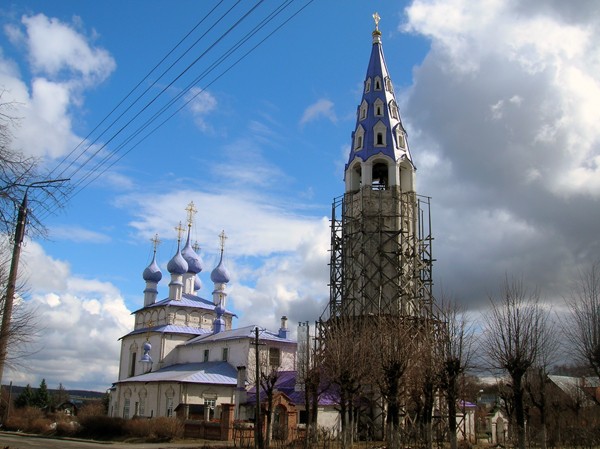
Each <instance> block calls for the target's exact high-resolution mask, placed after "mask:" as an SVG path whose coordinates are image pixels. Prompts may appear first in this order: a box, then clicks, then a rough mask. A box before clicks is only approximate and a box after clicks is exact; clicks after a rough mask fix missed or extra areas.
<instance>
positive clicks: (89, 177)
mask: <svg viewBox="0 0 600 449" xmlns="http://www.w3.org/2000/svg"><path fill="white" fill-rule="evenodd" d="M240 1H241V0H238V2H237V3H236V4H235V5H234V6H232V7H231V8H230V9H229V10H228V11H227V12H226V13H225V14H222V15H221V16H220V17H219V19H217V20H216V21H215V22H214V23H213V24H212V25H211V26H210V27H209V28H208V30H207V31H205V32H204V33H203V34H202V36H201V37H200V38H198V39H197V40H196V41H195V42H194V43H193V44H192V45H190V46H189V47H188V48H187V49H186V50H185V52H184V53H183V54H182V55H181V56H179V57H178V58H177V59H176V61H175V62H173V63H171V65H170V66H169V67H168V68H167V69H165V70H164V71H163V72H162V73H161V75H160V76H159V78H158V79H157V80H156V81H154V82H153V83H152V84H151V86H149V87H148V88H147V89H146V90H145V91H144V92H143V93H142V94H141V95H140V96H138V97H137V98H136V100H135V101H134V102H133V103H132V104H131V105H129V106H128V107H127V109H126V110H125V111H124V112H123V113H121V114H120V115H119V117H117V119H115V120H113V122H112V123H111V124H110V125H109V126H108V127H107V128H106V129H104V131H103V132H102V133H101V134H100V135H99V136H98V137H97V138H96V139H95V140H94V141H93V142H91V143H90V144H89V145H88V146H87V148H86V149H85V150H83V151H82V152H81V154H79V155H78V156H77V158H75V160H73V161H71V162H70V163H69V165H68V166H67V167H66V168H64V169H63V170H62V171H61V174H64V173H66V172H67V170H68V169H69V168H71V167H72V166H73V165H74V164H75V162H76V161H77V160H78V159H79V158H80V157H81V156H82V155H83V154H85V153H86V152H87V150H88V149H89V148H91V147H92V145H94V143H95V142H97V141H98V139H99V138H100V137H102V136H103V135H104V134H105V133H106V132H108V130H109V129H110V128H111V127H113V125H114V124H115V123H116V122H117V121H118V120H119V119H120V118H122V117H123V116H124V114H125V113H126V112H128V111H129V110H130V109H131V108H132V107H133V106H134V105H135V104H136V103H137V102H139V100H140V99H141V98H142V97H143V96H144V95H145V94H146V93H147V92H148V91H149V90H150V89H151V88H152V87H153V86H155V85H156V83H157V82H158V81H159V80H160V79H161V78H163V77H164V75H165V74H166V73H167V72H169V71H170V70H171V69H172V68H173V67H174V66H175V65H176V64H177V63H178V62H180V61H181V59H182V58H183V56H185V55H186V54H187V53H188V52H189V51H190V50H191V49H192V48H194V47H195V46H196V45H197V44H198V42H200V40H201V39H203V38H204V37H205V36H206V35H207V34H208V32H210V31H211V30H212V29H214V28H215V26H216V25H217V24H218V23H219V22H220V21H221V20H223V18H224V17H225V16H227V15H228V14H229V13H230V12H231V11H232V9H233V8H234V7H235V6H236V5H237V4H238V3H239V2H240ZM263 1H264V0H261V1H260V2H258V3H257V4H255V5H254V6H253V7H252V8H250V9H249V10H248V11H247V12H246V13H245V14H244V15H243V16H242V17H241V18H240V19H238V20H237V21H236V22H235V23H234V24H233V25H231V26H230V27H229V28H228V29H227V30H226V31H225V32H224V33H223V34H221V36H219V37H218V38H217V39H216V40H215V41H213V43H211V44H210V45H209V46H208V48H207V49H206V50H205V51H203V52H202V53H201V54H200V56H198V57H197V58H195V59H194V61H193V62H192V63H190V64H188V65H187V66H186V67H185V69H184V70H183V71H181V72H180V73H179V74H178V75H177V76H176V77H175V78H174V79H173V80H172V81H171V82H170V83H169V84H168V85H167V86H166V87H164V88H163V89H162V90H161V92H160V93H159V94H158V95H156V96H155V97H154V98H153V99H152V100H150V101H149V102H147V103H146V104H145V105H144V106H143V108H142V109H141V110H139V111H137V112H136V113H135V115H134V116H133V117H132V118H130V119H129V120H128V121H127V122H126V123H125V125H123V126H122V127H121V128H119V129H118V130H117V131H116V132H114V133H113V134H112V135H111V137H110V138H109V139H108V140H107V141H106V142H105V143H103V144H102V145H101V146H100V147H99V148H98V149H96V151H94V152H93V153H92V154H91V155H90V156H88V158H87V159H86V160H85V161H84V162H83V163H82V164H81V165H79V166H78V167H76V168H75V169H74V170H73V171H71V173H69V177H71V178H73V177H74V175H76V174H77V173H79V172H81V171H82V170H83V169H84V168H86V167H87V166H88V165H90V164H91V162H92V161H93V160H94V159H96V158H97V156H98V154H99V153H100V151H102V150H103V149H104V148H106V147H107V145H108V144H110V143H111V142H112V141H113V140H114V139H116V138H117V137H118V136H119V135H120V134H121V133H122V132H123V131H124V130H125V129H127V128H128V127H129V126H130V125H131V124H132V123H133V122H134V121H135V120H137V119H138V118H139V117H140V116H141V114H142V113H143V112H145V111H146V110H147V109H149V107H150V106H151V105H152V104H153V103H154V102H155V101H156V100H157V99H158V98H159V97H160V96H161V95H163V94H164V93H165V92H166V91H167V90H168V89H169V88H171V87H172V86H173V85H174V83H175V82H176V81H177V80H179V79H181V78H182V76H183V75H184V74H185V73H187V72H188V71H189V70H190V69H191V68H192V67H193V66H195V65H196V64H197V63H198V62H199V61H200V60H201V59H202V58H204V57H205V56H206V55H207V54H208V53H209V52H210V51H211V50H212V49H214V48H215V47H216V46H217V44H218V43H219V42H220V41H221V40H222V39H223V38H224V37H226V36H227V35H228V34H230V33H231V32H232V31H233V30H234V29H235V28H236V27H237V26H238V25H239V24H241V23H242V21H244V20H245V19H246V18H247V17H249V16H250V14H252V13H253V12H254V11H255V10H256V9H257V8H258V6H260V4H261V3H263ZM293 1H294V0H288V1H287V2H286V3H284V4H283V5H280V6H279V7H277V8H275V9H274V10H273V11H271V12H270V14H268V15H267V16H266V17H265V18H263V19H262V20H261V21H260V22H259V23H258V24H257V25H256V26H255V27H254V28H253V29H252V30H251V31H250V32H248V33H246V35H245V36H244V37H242V38H241V39H239V40H238V41H237V42H235V43H234V44H233V45H232V46H230V47H229V48H228V49H227V50H226V51H225V52H224V53H223V54H221V55H220V56H219V57H218V58H217V60H216V61H215V62H213V63H212V64H211V65H209V67H208V68H206V69H205V70H204V71H203V72H202V73H201V74H200V75H198V76H197V77H196V78H195V79H194V80H193V81H192V82H190V83H189V84H188V85H187V86H186V87H185V88H184V89H183V90H181V92H179V94H178V95H176V96H175V97H174V98H172V99H171V100H170V101H169V102H168V103H167V104H166V105H164V106H162V107H161V108H160V109H159V110H158V111H157V112H155V113H154V114H153V115H152V116H151V117H150V118H149V119H147V120H146V121H145V122H144V123H143V124H141V125H140V126H139V127H138V128H137V129H135V130H134V131H133V132H132V133H131V134H129V135H128V136H127V137H125V139H124V140H123V141H122V142H121V143H120V144H119V145H118V146H117V147H116V148H115V149H114V150H111V151H109V152H108V153H107V154H105V155H104V157H103V158H102V159H101V160H100V161H99V162H97V163H96V164H95V165H94V166H93V167H91V168H90V169H89V170H87V172H86V173H85V175H84V176H82V177H81V178H80V179H78V180H77V181H76V182H75V183H74V185H73V190H72V192H71V193H69V194H67V195H66V196H67V197H70V198H72V197H74V196H75V195H76V194H78V193H80V192H81V191H82V190H83V189H84V188H86V187H87V186H89V185H90V184H91V183H92V182H93V181H95V180H96V179H98V178H99V177H100V176H101V175H103V174H104V173H106V171H107V170H109V169H110V168H111V167H113V166H114V165H115V164H116V163H117V162H119V161H120V160H121V159H122V158H123V157H125V156H126V155H127V154H129V153H130V152H131V151H132V150H133V149H134V148H136V147H137V146H138V145H139V144H141V143H142V142H143V141H145V140H146V139H147V138H148V137H149V136H151V135H152V134H153V133H154V132H155V131H156V130H158V129H159V128H160V127H162V126H163V125H164V124H165V123H166V122H168V121H169V120H170V119H171V118H173V116H175V115H176V114H177V113H178V112H179V111H181V110H182V109H183V108H185V107H186V106H187V105H188V104H189V103H190V102H191V101H193V100H194V99H195V98H196V97H197V96H198V95H199V94H200V93H201V92H203V91H205V90H206V89H207V88H208V87H210V86H211V85H212V84H214V83H215V82H216V81H217V80H219V79H220V78H221V77H222V76H223V75H224V74H225V73H227V72H229V71H230V70H231V69H232V68H233V67H235V66H236V65H237V64H238V63H239V62H241V61H242V60H243V59H245V58H246V57H247V56H248V55H249V54H250V53H252V52H253V51H254V50H255V49H256V48H258V47H259V46H260V45H261V44H263V43H264V42H265V41H266V40H267V39H268V38H270V37H271V36H272V35H273V34H275V33H276V32H277V31H279V30H280V29H281V28H282V27H283V26H285V25H286V24H287V23H288V22H289V21H290V20H292V19H293V18H294V17H296V16H297V15H298V14H299V13H300V12H302V11H303V10H304V9H305V8H306V7H308V6H309V5H310V4H311V3H312V2H313V1H314V0H310V1H308V2H307V3H306V4H304V5H303V6H302V7H301V8H299V9H298V10H297V11H295V12H294V13H293V14H292V15H291V16H289V17H288V18H287V19H285V20H284V21H283V22H282V23H281V24H279V25H278V26H277V27H276V28H275V29H274V30H273V31H271V32H270V33H269V34H268V35H267V36H266V37H264V38H263V39H262V40H260V41H259V42H258V43H257V44H255V45H254V46H253V47H252V48H250V49H249V50H248V51H247V52H246V53H245V54H243V55H242V56H241V57H240V58H238V59H237V60H236V61H235V62H233V63H232V64H231V65H230V66H229V67H227V68H226V69H225V70H223V71H222V72H221V73H220V74H218V75H217V76H216V77H215V78H213V79H212V80H211V81H210V82H209V83H207V84H206V85H205V86H204V87H203V88H202V89H201V90H199V92H198V93H196V95H194V96H192V97H190V98H189V99H188V100H187V101H186V102H185V103H183V105H182V106H181V107H179V108H178V109H176V110H175V111H174V112H173V113H171V114H170V115H169V116H168V117H167V118H166V119H165V120H163V121H162V122H160V123H159V124H157V125H156V126H155V127H154V128H152V129H151V130H150V131H149V132H147V134H145V135H144V136H143V137H142V138H141V139H140V140H138V141H137V142H135V143H134V144H132V145H131V146H130V147H129V148H127V150H126V151H125V152H123V153H122V154H121V155H120V156H118V157H117V154H118V153H119V152H120V151H122V150H123V149H125V148H126V147H127V146H128V145H129V144H131V143H132V142H133V141H134V140H135V139H136V138H137V137H138V136H140V135H141V134H142V133H143V132H144V131H146V130H147V129H148V127H150V126H151V125H152V124H153V123H154V122H155V121H156V120H157V119H158V118H159V117H160V116H162V115H164V114H165V113H166V112H167V111H168V110H169V109H170V108H172V107H173V105H174V104H175V103H176V102H177V101H179V100H180V99H181V98H182V97H183V96H184V95H186V94H187V93H188V92H189V91H190V90H191V89H192V88H193V87H194V86H196V85H197V84H198V83H199V82H200V81H201V80H203V79H204V78H205V77H206V76H208V75H209V74H210V73H212V72H213V71H214V70H215V69H216V68H218V67H219V66H221V65H222V64H223V63H224V62H225V61H226V60H227V59H229V58H230V57H231V56H232V55H233V54H234V53H235V52H237V51H238V50H239V49H240V48H241V47H242V46H243V45H244V44H246V43H247V42H248V41H249V40H250V39H251V38H252V37H254V36H255V35H256V34H257V33H258V32H259V31H260V30H262V29H263V28H264V27H265V26H267V25H268V24H269V23H270V22H272V21H273V20H274V19H275V18H276V17H277V16H279V15H280V14H281V13H282V12H283V11H284V10H285V9H286V8H288V7H289V6H290V5H291V3H292V2H293ZM221 3H222V1H221V2H219V3H218V4H217V5H216V6H215V7H214V8H212V9H211V11H209V12H208V13H207V14H206V15H205V16H204V17H203V18H202V19H201V20H200V21H199V22H198V23H197V24H196V25H195V26H194V28H193V29H192V30H191V31H190V32H188V33H187V34H186V36H185V37H184V38H182V39H181V40H180V41H179V43H178V44H177V45H175V47H173V49H171V50H170V51H169V53H167V55H166V56H165V57H163V58H162V59H161V61H160V62H159V63H157V64H156V65H155V66H154V68H153V69H152V70H151V71H150V72H149V73H148V74H147V75H146V76H145V77H144V78H143V79H142V80H141V81H140V82H139V83H137V85H136V86H135V87H134V88H133V89H132V90H131V91H130V92H129V94H127V96H126V97H125V98H124V99H123V100H121V101H120V102H119V104H118V105H117V106H116V107H115V108H113V110H112V111H111V112H110V113H109V114H108V115H107V116H106V117H105V118H104V119H103V120H102V122H101V123H100V124H98V125H97V126H96V127H95V128H94V130H92V132H90V134H89V135H88V137H89V136H91V134H93V133H94V132H95V131H96V130H98V129H99V128H100V126H101V125H102V124H103V123H104V122H105V121H106V120H107V119H108V118H109V117H110V116H111V115H112V114H113V113H114V112H115V111H116V110H117V109H118V108H119V107H120V106H121V105H122V104H123V103H124V102H125V101H126V100H127V98H129V97H130V96H131V95H132V93H133V92H134V91H136V90H137V89H138V88H139V86H140V85H141V84H142V83H143V82H144V81H145V80H147V79H148V78H149V77H150V75H151V74H152V73H154V72H155V71H156V70H157V68H158V67H159V66H160V65H161V64H162V63H163V62H164V61H165V60H166V59H167V58H168V57H169V56H170V55H171V54H172V53H173V52H174V51H175V50H176V49H177V48H178V47H179V46H180V45H181V44H182V42H184V41H185V40H186V39H187V38H188V37H189V36H190V35H191V34H192V32H193V31H194V30H196V29H197V28H198V27H199V26H200V24H201V23H203V22H204V21H205V20H206V19H207V18H208V17H209V16H210V15H211V14H212V13H213V12H214V11H215V10H216V9H217V7H218V6H219V5H220V4H221ZM86 139H87V138H86ZM86 139H84V140H86ZM82 142H83V141H82ZM80 146H81V143H80V144H79V145H78V146H77V147H76V148H75V149H74V150H73V151H71V153H69V155H67V157H65V158H64V159H63V160H62V161H61V163H60V164H58V166H57V167H55V169H54V170H53V172H54V171H55V170H56V169H58V168H59V167H60V166H61V165H62V164H63V163H66V160H67V159H68V158H69V157H70V156H72V155H73V154H74V152H75V151H76V150H77V148H79V147H80ZM48 213H50V212H48Z"/></svg>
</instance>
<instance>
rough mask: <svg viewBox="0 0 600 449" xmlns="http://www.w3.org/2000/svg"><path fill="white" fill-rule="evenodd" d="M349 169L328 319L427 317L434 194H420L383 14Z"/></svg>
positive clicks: (336, 229) (334, 226) (335, 215)
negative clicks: (386, 48)
mask: <svg viewBox="0 0 600 449" xmlns="http://www.w3.org/2000/svg"><path fill="white" fill-rule="evenodd" d="M373 18H374V19H375V30H374V31H373V33H372V38H373V41H372V44H373V45H372V49H371V57H370V59H369V65H368V67H367V73H366V77H365V81H364V85H363V93H362V98H361V101H360V103H359V105H358V108H357V118H356V125H355V127H354V130H353V132H352V139H351V148H350V154H349V157H348V161H347V163H346V166H345V172H344V182H345V191H344V195H343V196H341V197H338V198H336V199H335V200H334V201H333V205H332V218H331V261H330V300H329V316H330V317H336V316H361V315H380V314H386V315H388V314H389V315H401V316H415V317H416V316H429V315H430V313H431V307H432V301H433V298H432V294H431V289H432V277H431V276H432V272H431V271H432V257H431V241H432V237H431V232H430V224H431V220H430V212H429V204H430V199H429V198H428V197H423V196H420V195H418V194H417V192H416V189H415V172H416V168H415V165H414V163H413V160H412V156H411V153H410V150H409V145H408V139H407V134H406V130H405V128H404V126H403V124H402V120H401V118H400V113H399V109H398V104H397V101H396V96H395V93H394V88H393V84H392V81H391V78H390V75H389V72H388V69H387V66H386V63H385V58H384V55H383V47H382V43H381V32H380V31H379V15H378V14H377V13H375V14H374V15H373Z"/></svg>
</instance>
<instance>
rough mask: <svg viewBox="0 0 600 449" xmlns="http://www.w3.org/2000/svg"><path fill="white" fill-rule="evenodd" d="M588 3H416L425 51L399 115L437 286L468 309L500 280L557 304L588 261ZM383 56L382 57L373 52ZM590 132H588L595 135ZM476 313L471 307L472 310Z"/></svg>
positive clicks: (597, 116)
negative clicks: (431, 241) (427, 219)
mask: <svg viewBox="0 0 600 449" xmlns="http://www.w3.org/2000/svg"><path fill="white" fill-rule="evenodd" d="M592 10H594V6H593V2H579V3H578V4H577V5H575V4H567V3H562V2H561V3H560V4H559V3H558V2H557V3H556V4H552V3H549V2H535V1H532V2H521V3H519V2H504V1H500V0H488V1H484V2H476V3H473V2H470V1H468V0H427V1H426V0H415V1H413V2H412V3H411V5H410V6H409V7H408V8H407V9H406V22H405V23H403V24H401V29H404V30H408V31H410V32H412V33H415V34H418V35H421V36H425V37H426V38H428V39H429V40H430V41H431V50H430V51H429V53H428V54H427V56H426V57H425V59H424V60H423V62H422V64H421V65H420V66H419V67H417V68H416V69H415V70H414V72H413V73H414V74H415V75H414V76H415V78H414V84H413V86H412V87H411V89H410V90H409V92H408V97H407V98H405V99H404V100H405V103H404V104H403V111H404V114H403V116H404V118H405V122H407V124H408V127H409V129H410V130H411V133H410V135H411V150H412V152H413V157H414V159H415V161H416V164H417V166H418V167H419V172H418V177H419V178H418V182H419V184H418V185H419V188H420V192H421V193H423V194H427V195H431V196H432V197H433V214H434V220H433V223H434V235H435V237H436V241H435V251H436V259H437V264H436V273H437V275H438V276H439V275H440V273H443V275H444V277H445V279H444V280H443V282H444V283H445V284H446V285H449V284H452V285H453V287H454V288H456V289H457V290H458V291H459V292H460V295H461V296H463V300H465V301H470V302H472V303H473V304H477V301H481V300H482V298H485V297H486V296H487V293H489V292H490V291H491V290H492V289H494V288H496V287H497V285H498V280H499V279H501V278H502V277H503V276H504V274H505V273H507V272H508V273H518V274H522V275H523V276H524V277H525V278H526V279H527V280H528V281H529V282H531V283H537V284H538V285H540V287H541V288H542V290H545V291H546V292H547V293H548V294H549V295H550V296H552V297H553V298H555V299H557V298H560V297H561V295H563V294H564V292H565V288H566V284H567V282H566V280H567V279H568V277H569V275H571V274H572V272H573V270H574V269H575V267H576V266H577V265H578V264H581V263H586V262H589V261H590V260H593V258H595V257H597V256H596V254H597V253H598V249H599V248H600V240H599V239H598V238H597V235H596V234H597V233H596V231H595V229H594V223H596V222H597V220H598V219H600V217H599V215H600V213H598V212H596V211H595V209H594V208H590V207H589V204H588V203H589V202H590V201H596V200H597V199H598V198H600V181H598V179H600V129H599V128H598V126H597V123H599V122H600V106H599V105H600V75H599V73H600V71H599V68H600V60H598V58H597V50H596V49H597V48H598V46H599V45H600V33H599V32H598V31H597V30H598V28H597V26H595V25H594V23H595V22H594V21H595V20H596V19H594V16H593V15H592V14H586V13H585V12H584V11H588V12H589V11H592ZM384 45H385V44H384ZM595 124H596V125H595ZM479 304H481V303H479Z"/></svg>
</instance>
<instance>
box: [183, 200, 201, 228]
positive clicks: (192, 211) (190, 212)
mask: <svg viewBox="0 0 600 449" xmlns="http://www.w3.org/2000/svg"><path fill="white" fill-rule="evenodd" d="M185 210H186V211H187V222H188V228H191V227H192V223H193V222H194V215H196V212H198V209H196V207H195V206H194V202H193V201H190V204H188V205H187V207H186V208H185Z"/></svg>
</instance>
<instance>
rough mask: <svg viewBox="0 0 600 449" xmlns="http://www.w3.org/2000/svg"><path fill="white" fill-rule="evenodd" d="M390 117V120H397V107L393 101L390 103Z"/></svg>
mask: <svg viewBox="0 0 600 449" xmlns="http://www.w3.org/2000/svg"><path fill="white" fill-rule="evenodd" d="M390 115H391V116H392V118H395V119H396V120H398V106H396V102H395V101H394V100H392V101H390Z"/></svg>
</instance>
